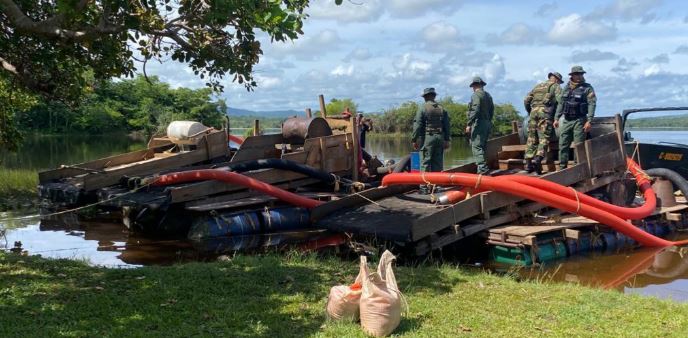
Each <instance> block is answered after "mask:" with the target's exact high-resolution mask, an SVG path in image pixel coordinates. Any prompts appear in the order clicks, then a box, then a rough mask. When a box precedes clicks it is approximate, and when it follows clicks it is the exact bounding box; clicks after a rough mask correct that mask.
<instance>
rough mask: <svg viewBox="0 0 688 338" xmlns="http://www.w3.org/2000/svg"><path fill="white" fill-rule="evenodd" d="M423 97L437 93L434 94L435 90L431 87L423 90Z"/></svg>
mask: <svg viewBox="0 0 688 338" xmlns="http://www.w3.org/2000/svg"><path fill="white" fill-rule="evenodd" d="M425 95H437V93H435V88H432V87H431V88H425V89H423V94H422V95H421V96H422V97H425Z"/></svg>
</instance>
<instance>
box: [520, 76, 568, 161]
mask: <svg viewBox="0 0 688 338" xmlns="http://www.w3.org/2000/svg"><path fill="white" fill-rule="evenodd" d="M547 78H548V79H549V80H547V81H545V82H541V83H538V84H537V85H536V86H535V88H533V90H531V91H530V93H528V95H527V96H526V98H525V100H524V104H525V107H526V111H527V112H528V113H529V119H528V141H527V142H526V156H525V158H526V162H527V165H526V170H527V171H528V173H532V172H537V174H538V175H541V174H542V159H544V158H545V153H547V148H548V147H549V141H550V138H551V135H552V120H553V119H554V111H555V110H556V108H557V98H558V97H559V95H561V87H559V85H560V84H562V83H564V81H562V79H561V78H562V77H561V74H559V73H557V72H552V73H549V74H548V75H547Z"/></svg>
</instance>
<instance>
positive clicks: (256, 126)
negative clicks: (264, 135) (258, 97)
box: [253, 120, 260, 136]
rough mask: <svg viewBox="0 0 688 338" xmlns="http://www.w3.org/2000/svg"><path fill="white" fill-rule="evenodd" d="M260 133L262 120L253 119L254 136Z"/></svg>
mask: <svg viewBox="0 0 688 338" xmlns="http://www.w3.org/2000/svg"><path fill="white" fill-rule="evenodd" d="M258 135H260V120H253V136H258Z"/></svg>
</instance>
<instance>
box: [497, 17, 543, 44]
mask: <svg viewBox="0 0 688 338" xmlns="http://www.w3.org/2000/svg"><path fill="white" fill-rule="evenodd" d="M543 34H544V32H542V31H541V30H539V29H537V28H534V27H531V26H528V25H526V24H524V23H520V22H519V23H515V24H513V25H511V26H510V27H509V28H507V29H506V30H505V31H503V32H502V33H500V34H499V35H495V34H489V35H488V36H487V37H486V39H485V40H486V42H487V43H488V44H493V45H500V44H509V45H529V44H533V43H536V42H537V41H538V40H540V38H541V37H542V35H543Z"/></svg>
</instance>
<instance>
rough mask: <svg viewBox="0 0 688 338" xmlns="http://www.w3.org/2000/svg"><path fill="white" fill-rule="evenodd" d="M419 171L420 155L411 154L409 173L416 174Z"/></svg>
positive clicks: (417, 153)
mask: <svg viewBox="0 0 688 338" xmlns="http://www.w3.org/2000/svg"><path fill="white" fill-rule="evenodd" d="M419 171H420V153H419V152H417V151H412V152H411V172H412V173H417V172H419Z"/></svg>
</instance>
